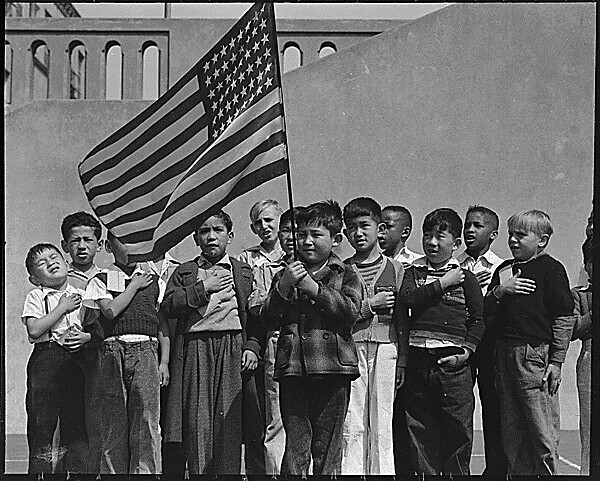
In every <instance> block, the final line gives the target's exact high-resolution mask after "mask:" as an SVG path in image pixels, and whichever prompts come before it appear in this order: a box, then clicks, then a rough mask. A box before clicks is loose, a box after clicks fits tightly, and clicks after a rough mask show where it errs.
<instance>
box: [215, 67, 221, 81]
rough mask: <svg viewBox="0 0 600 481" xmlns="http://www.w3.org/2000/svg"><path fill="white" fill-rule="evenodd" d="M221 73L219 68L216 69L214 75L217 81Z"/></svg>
mask: <svg viewBox="0 0 600 481" xmlns="http://www.w3.org/2000/svg"><path fill="white" fill-rule="evenodd" d="M219 72H220V69H219V68H216V69H215V73H214V76H215V80H216V79H217V75H219Z"/></svg>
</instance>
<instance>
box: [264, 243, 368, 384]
mask: <svg viewBox="0 0 600 481" xmlns="http://www.w3.org/2000/svg"><path fill="white" fill-rule="evenodd" d="M281 275H282V272H281V271H280V272H278V273H277V274H276V275H275V278H274V279H273V283H272V285H271V290H270V292H269V295H268V296H267V300H266V301H265V304H264V305H263V309H262V315H263V320H264V322H265V325H266V326H267V328H269V329H280V334H279V341H278V343H277V355H276V359H275V379H281V378H283V377H289V376H314V375H317V376H321V375H331V374H336V375H340V374H341V375H347V376H349V377H350V379H356V378H358V376H359V372H358V357H357V355H356V347H355V346H354V341H353V339H352V327H353V326H354V323H355V322H356V319H357V318H358V314H359V311H360V304H361V296H362V294H361V283H360V279H359V276H358V274H357V273H356V272H355V271H354V270H353V269H352V267H350V266H347V265H345V264H344V263H343V262H342V261H341V260H340V258H339V257H338V256H336V255H335V254H331V256H330V257H329V260H328V262H327V265H326V266H325V267H324V268H323V269H321V270H320V271H319V272H318V273H317V274H315V275H313V276H312V277H313V279H314V280H315V281H316V282H317V283H318V284H319V292H318V296H317V298H316V299H312V298H310V297H308V296H307V295H305V294H300V295H298V292H297V291H296V290H295V291H294V294H293V295H292V297H291V298H290V299H286V298H284V297H282V295H281V294H280V292H279V290H278V288H277V285H278V283H279V279H280V278H281Z"/></svg>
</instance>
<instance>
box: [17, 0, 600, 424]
mask: <svg viewBox="0 0 600 481" xmlns="http://www.w3.org/2000/svg"><path fill="white" fill-rule="evenodd" d="M595 15H596V11H595V6H594V5H593V4H543V5H542V4H538V5H535V4H528V5H520V4H482V5H477V4H457V5H454V6H451V7H448V8H445V9H443V10H440V11H438V12H435V13H433V14H431V15H428V16H426V17H423V18H422V19H419V20H417V21H415V22H412V23H410V24H405V25H401V26H400V27H398V28H397V29H394V30H391V31H388V32H384V33H383V34H381V35H379V36H377V37H373V38H371V39H369V40H366V41H364V42H362V43H360V44H357V45H355V46H353V47H350V48H348V49H347V50H344V51H342V52H338V53H337V54H335V55H331V56H329V57H327V58H325V59H323V60H321V61H318V62H316V63H314V64H312V65H309V66H307V67H303V68H300V69H298V70H296V71H293V72H290V73H289V74H287V75H285V76H284V78H283V82H284V98H285V104H286V105H285V106H286V116H287V129H288V136H289V152H290V160H291V165H292V178H293V182H294V200H295V203H296V204H298V205H301V204H306V203H308V202H311V201H314V200H319V199H323V198H330V197H332V198H335V199H337V200H338V201H339V202H340V203H341V204H342V205H343V204H344V203H346V202H347V201H348V200H350V199H351V198H353V197H356V196H359V195H360V196H362V195H366V196H372V197H374V198H375V199H377V200H378V201H379V202H380V203H381V204H382V205H385V204H390V203H395V204H402V205H406V206H407V207H409V209H411V211H412V213H413V217H414V233H413V235H412V236H411V238H410V240H409V243H408V244H409V247H411V248H412V249H413V250H416V251H421V248H420V225H421V222H422V218H423V216H424V215H425V214H426V213H427V212H429V211H430V210H432V209H434V208H436V207H441V206H449V207H453V208H455V209H456V210H458V211H459V213H461V214H464V212H465V211H466V209H467V207H468V206H469V204H474V203H477V204H483V205H486V206H489V207H491V208H493V209H494V210H496V211H497V212H498V214H499V215H500V217H501V223H502V226H501V229H500V236H499V238H498V239H497V241H496V243H495V245H494V248H495V250H496V251H497V252H498V253H499V254H500V255H502V256H508V253H509V251H508V248H507V246H506V227H505V225H506V224H505V223H506V219H507V218H508V216H509V215H510V214H512V213H514V212H516V211H519V210H523V209H528V208H540V209H542V210H545V211H547V212H548V213H549V214H550V216H551V218H552V220H553V223H554V227H555V232H556V233H555V235H554V236H553V238H552V240H551V242H550V248H549V251H550V253H551V254H553V255H554V256H556V257H557V258H558V259H560V260H561V261H562V262H563V263H564V264H565V266H566V268H567V270H568V272H569V275H570V278H571V283H572V284H575V283H576V282H577V278H578V274H579V271H578V269H579V266H580V264H581V257H580V245H581V243H582V241H583V239H584V226H585V222H586V219H587V216H588V215H589V211H590V207H591V197H592V169H593V162H592V159H593V132H594V130H593V129H594V75H595V72H594V66H595V58H594V55H595V42H596V39H595ZM217 33H218V32H216V31H215V32H214V35H217ZM181 42H182V48H184V47H185V39H182V40H181ZM201 54H202V52H198V56H200V55H201ZM178 68H182V67H181V66H180V67H178ZM172 80H173V79H170V82H172ZM146 105H147V103H145V102H139V101H121V102H104V101H81V102H69V101H48V102H34V103H32V104H31V105H29V106H26V107H24V108H21V109H18V110H16V111H14V112H12V113H10V114H9V115H7V116H6V117H5V121H6V127H5V129H6V137H5V147H6V150H5V151H6V162H5V165H6V167H5V176H6V177H5V185H6V191H5V199H6V221H5V222H6V225H5V229H6V235H7V238H6V246H5V253H6V271H5V297H6V304H5V306H6V326H7V327H6V343H7V432H8V433H22V432H24V431H25V413H24V396H25V364H26V360H27V357H28V355H29V352H30V347H29V346H28V344H27V341H26V336H25V331H24V328H23V326H22V325H21V323H20V313H21V309H22V302H23V299H24V297H25V294H26V292H27V291H28V290H29V289H30V287H31V286H29V285H28V283H27V280H26V273H25V268H24V266H23V261H24V258H25V254H26V252H27V249H28V248H29V247H30V246H31V245H33V244H35V243H37V242H41V241H50V242H54V243H58V242H59V226H60V221H61V219H62V217H63V216H64V215H66V214H68V213H70V212H74V211H76V210H79V209H87V205H86V201H85V197H84V195H83V190H82V188H81V186H80V184H79V181H78V178H77V171H76V166H77V164H78V162H79V161H80V160H81V159H82V158H83V157H84V156H85V155H86V154H87V153H88V152H89V151H90V150H91V149H92V148H93V147H94V146H95V145H96V144H97V143H98V142H100V141H101V140H103V139H104V138H105V137H106V136H108V135H109V134H110V133H112V132H113V131H114V130H116V129H117V128H118V127H119V126H121V125H123V124H124V123H125V122H126V121H127V120H128V119H130V118H132V117H133V116H134V115H135V114H136V113H138V112H140V111H141V110H142V109H143V108H144V107H145V106H146ZM266 196H269V197H275V198H278V199H280V200H281V201H282V203H284V204H286V202H287V201H286V199H287V194H286V191H285V181H284V179H283V178H279V179H275V180H273V181H270V182H269V183H267V184H265V185H264V186H262V187H261V188H260V189H258V190H256V191H254V192H251V193H250V194H247V195H245V196H244V197H242V198H240V199H238V200H236V201H234V202H233V203H232V204H231V205H230V206H229V208H228V209H227V210H228V211H229V212H230V214H231V215H232V217H233V219H234V223H235V232H236V238H235V240H234V243H233V245H232V247H231V252H232V253H234V254H237V253H239V252H240V251H241V249H242V248H244V247H247V246H249V245H251V244H253V243H254V242H255V238H254V237H253V235H252V234H251V233H250V230H249V228H248V217H247V210H248V208H249V206H250V205H251V203H252V202H253V201H255V200H257V199H259V198H262V197H266ZM341 252H342V254H347V253H349V247H348V244H347V242H345V243H344V245H343V247H342V249H341ZM175 255H176V256H177V257H179V258H180V259H181V260H185V259H187V258H189V257H192V255H193V248H192V243H191V241H190V239H188V240H186V242H184V243H183V245H182V246H180V247H178V248H176V249H175ZM98 261H99V264H101V265H106V263H107V262H108V261H109V260H108V257H107V256H106V254H105V253H102V254H101V255H100V256H99V257H98ZM577 350H578V345H574V347H573V348H572V350H571V352H570V355H569V360H568V362H567V364H566V365H565V368H564V371H565V377H566V381H565V383H564V384H563V388H562V392H561V403H562V406H563V411H562V419H563V428H566V429H577V401H576V390H575V383H574V375H573V371H574V358H575V357H576V354H577ZM476 426H477V424H476Z"/></svg>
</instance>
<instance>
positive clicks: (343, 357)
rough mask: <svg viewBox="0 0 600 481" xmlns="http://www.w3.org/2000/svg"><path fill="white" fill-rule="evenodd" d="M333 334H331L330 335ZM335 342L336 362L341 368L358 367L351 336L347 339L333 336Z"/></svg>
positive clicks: (336, 335) (337, 335)
mask: <svg viewBox="0 0 600 481" xmlns="http://www.w3.org/2000/svg"><path fill="white" fill-rule="evenodd" d="M332 334H333V333H332ZM335 339H336V342H337V355H338V361H339V363H340V364H341V365H342V366H352V367H358V356H357V354H356V346H355V345H354V341H353V340H352V336H351V335H349V336H348V337H347V338H344V337H342V336H340V335H339V334H337V333H336V334H335Z"/></svg>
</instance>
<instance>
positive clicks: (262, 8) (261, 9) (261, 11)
mask: <svg viewBox="0 0 600 481" xmlns="http://www.w3.org/2000/svg"><path fill="white" fill-rule="evenodd" d="M264 11H265V4H264V3H263V4H262V5H261V6H260V13H263V12H264Z"/></svg>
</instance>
